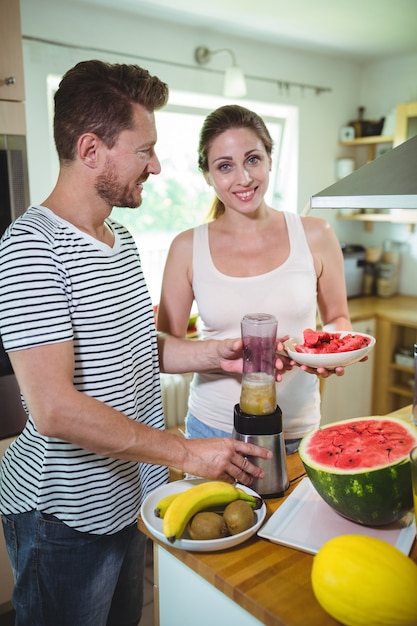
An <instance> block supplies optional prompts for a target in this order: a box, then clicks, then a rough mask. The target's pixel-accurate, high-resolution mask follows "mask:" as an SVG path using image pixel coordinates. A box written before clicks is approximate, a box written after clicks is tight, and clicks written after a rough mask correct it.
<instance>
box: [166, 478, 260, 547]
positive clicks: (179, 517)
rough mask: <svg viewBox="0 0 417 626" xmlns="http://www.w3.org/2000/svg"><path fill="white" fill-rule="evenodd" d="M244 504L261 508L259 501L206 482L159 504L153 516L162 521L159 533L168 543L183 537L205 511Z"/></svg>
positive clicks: (226, 485) (225, 485) (218, 483)
mask: <svg viewBox="0 0 417 626" xmlns="http://www.w3.org/2000/svg"><path fill="white" fill-rule="evenodd" d="M239 499H240V500H246V501H247V502H249V504H250V505H251V506H252V507H253V508H254V509H258V508H260V507H261V506H262V499H261V498H259V497H257V496H253V495H251V494H249V493H246V491H244V490H243V489H240V488H239V487H235V486H234V485H231V484H230V483H226V482H223V481H209V482H204V483H200V484H198V485H194V486H192V487H190V489H187V490H186V491H182V492H180V493H178V494H171V495H169V496H167V497H165V498H163V499H162V500H160V502H158V504H157V505H156V507H155V514H156V515H158V517H162V518H163V522H162V531H163V533H164V535H165V537H166V538H167V539H168V541H170V542H171V543H174V542H175V541H176V539H179V538H180V537H181V535H182V534H183V532H184V530H185V528H186V526H187V524H188V522H189V521H190V519H191V518H192V517H193V515H195V514H196V513H198V512H199V511H202V510H204V509H210V508H213V507H218V506H222V505H224V506H226V505H227V504H229V503H230V502H233V501H234V500H239Z"/></svg>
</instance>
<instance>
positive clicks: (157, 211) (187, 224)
mask: <svg viewBox="0 0 417 626" xmlns="http://www.w3.org/2000/svg"><path fill="white" fill-rule="evenodd" d="M222 104H225V100H224V99H220V98H216V97H213V98H210V97H207V96H201V95H199V94H191V93H179V92H171V93H170V100H169V104H168V105H167V106H166V107H165V108H164V109H163V110H162V111H157V112H156V113H155V118H156V125H157V131H158V142H157V144H156V153H157V156H158V158H159V160H160V162H161V167H162V171H161V174H159V175H158V176H150V177H149V179H148V180H147V182H146V184H145V187H144V192H143V202H142V205H141V207H140V208H139V209H138V210H132V209H121V208H114V209H113V212H112V216H113V217H114V218H115V219H116V220H118V221H120V222H121V223H122V224H124V225H125V226H126V227H127V228H129V230H130V232H131V233H132V234H133V236H134V238H135V240H136V242H137V245H138V248H139V252H140V256H141V260H142V266H143V271H144V273H145V276H146V280H147V284H148V287H149V291H150V294H151V297H152V302H153V303H154V304H157V303H158V302H159V296H160V291H161V280H162V273H163V269H164V265H165V260H166V255H167V253H168V248H169V245H170V243H171V241H172V239H173V238H174V237H175V235H176V234H178V233H179V232H181V231H182V230H185V229H187V228H193V227H194V226H197V225H198V224H200V223H201V222H203V221H204V220H205V218H206V216H207V214H208V211H209V209H210V206H211V204H212V201H213V192H212V190H211V189H210V188H209V187H208V185H207V183H206V182H205V180H204V178H203V176H202V174H201V172H200V171H199V170H198V166H197V146H198V136H199V132H200V128H201V126H202V124H203V121H204V118H205V117H206V115H207V114H208V113H209V112H210V111H212V110H213V109H215V108H217V107H218V106H221V105H222ZM242 104H243V106H247V107H248V108H252V109H253V110H254V111H256V112H257V113H259V114H260V115H262V117H263V119H264V120H265V122H266V124H267V126H268V129H269V131H270V133H271V136H272V138H273V141H274V151H273V155H272V157H273V169H272V172H271V179H270V180H271V182H270V188H269V191H268V196H267V202H268V203H269V204H270V205H271V206H273V207H274V208H276V209H281V208H285V210H289V211H295V210H296V169H297V158H296V146H297V111H296V109H295V107H283V106H278V105H276V106H275V105H267V104H265V103H250V102H247V101H244V102H242Z"/></svg>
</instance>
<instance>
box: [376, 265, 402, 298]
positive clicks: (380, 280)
mask: <svg viewBox="0 0 417 626" xmlns="http://www.w3.org/2000/svg"><path fill="white" fill-rule="evenodd" d="M397 290H398V266H397V265H396V264H394V263H379V264H378V270H377V279H376V292H377V295H378V296H379V297H380V298H390V297H391V296H393V295H395V294H396V293H397Z"/></svg>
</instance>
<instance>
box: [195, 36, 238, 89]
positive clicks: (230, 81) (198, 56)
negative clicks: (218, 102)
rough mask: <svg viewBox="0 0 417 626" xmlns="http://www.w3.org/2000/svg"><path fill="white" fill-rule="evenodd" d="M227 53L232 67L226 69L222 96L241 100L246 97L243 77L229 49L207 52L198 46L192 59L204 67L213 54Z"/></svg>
mask: <svg viewBox="0 0 417 626" xmlns="http://www.w3.org/2000/svg"><path fill="white" fill-rule="evenodd" d="M220 52H227V54H230V56H231V57H232V65H230V66H229V67H227V68H226V70H225V74H224V82H223V95H224V96H225V97H226V98H242V97H243V96H246V81H245V76H244V74H243V72H242V70H241V69H240V67H239V66H238V65H237V63H236V57H235V53H234V52H233V50H230V48H222V49H221V50H209V49H208V48H206V47H205V46H199V47H198V48H196V49H195V51H194V58H195V60H196V62H197V63H198V64H199V65H205V64H206V63H209V62H210V61H211V57H212V56H213V55H214V54H219V53H220Z"/></svg>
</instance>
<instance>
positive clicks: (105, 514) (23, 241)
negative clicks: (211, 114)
mask: <svg viewBox="0 0 417 626" xmlns="http://www.w3.org/2000/svg"><path fill="white" fill-rule="evenodd" d="M167 98H168V89H167V86H166V85H165V84H164V83H162V82H161V81H160V80H159V79H158V78H156V77H152V76H150V75H149V73H148V72H147V71H146V70H143V69H141V68H139V67H137V66H128V65H108V64H104V63H102V62H100V61H86V62H83V63H79V64H77V65H76V66H75V67H74V68H72V69H71V70H69V71H68V72H67V73H66V74H65V76H64V77H63V79H62V81H61V83H60V86H59V89H58V91H57V92H56V95H55V119H54V136H55V143H56V148H57V152H58V156H59V161H60V171H59V176H58V180H57V183H56V186H55V188H54V189H53V191H52V193H51V194H50V195H49V197H48V198H47V199H46V200H45V201H44V202H43V203H42V205H39V206H31V207H29V209H28V211H27V212H26V213H25V215H24V216H22V217H21V218H18V220H16V222H15V223H14V224H13V225H12V226H11V227H10V228H9V229H8V231H7V232H6V233H5V235H4V237H3V239H2V243H1V246H0V262H1V267H2V271H1V278H0V302H1V304H0V330H1V333H2V337H3V342H4V345H5V348H6V350H7V351H8V352H9V356H10V359H11V362H12V366H13V369H14V371H15V374H16V377H17V380H18V382H19V385H20V388H21V391H22V396H23V399H24V404H25V406H26V408H27V412H28V422H27V425H26V427H25V429H24V431H23V433H22V435H21V436H20V437H19V438H18V439H17V440H16V441H15V442H14V443H13V444H12V445H11V446H10V448H9V449H8V451H7V452H6V454H5V456H4V460H3V464H2V477H1V481H2V482H1V512H2V514H3V526H4V531H5V537H6V542H7V547H8V551H9V554H10V558H11V563H12V567H13V572H14V577H15V583H16V584H15V590H14V594H13V603H14V606H15V609H16V614H17V623H18V624H19V626H22V625H29V624H30V625H31V626H34V625H36V626H43V625H45V626H46V625H48V626H49V625H50V626H57V625H58V624H59V625H60V626H65V625H68V626H101V625H103V626H104V625H105V624H109V625H110V624H114V625H116V624H117V626H124V625H126V626H135V625H136V624H137V623H138V622H139V619H140V615H141V606H142V583H143V567H144V553H145V537H144V535H143V534H141V533H140V532H139V531H138V530H137V524H136V518H137V514H138V512H139V508H140V504H141V502H142V501H143V498H144V497H145V496H146V495H147V493H149V492H150V491H151V490H153V489H155V488H156V487H158V486H159V485H161V484H163V483H164V482H166V480H167V471H168V470H167V466H169V465H174V466H175V467H177V468H180V469H182V470H184V471H185V472H189V473H190V474H196V475H200V476H204V477H206V478H209V479H221V480H227V481H235V480H239V481H240V482H242V483H244V484H250V483H251V480H252V478H251V477H252V476H254V477H260V476H262V473H261V472H260V471H259V469H258V468H256V467H255V466H254V465H253V464H251V463H249V461H248V460H247V458H246V456H252V455H258V456H262V457H264V458H268V456H269V454H268V453H267V452H266V451H265V450H263V449H261V448H258V447H257V446H252V445H249V444H243V443H240V442H237V441H234V440H226V439H216V440H195V441H191V440H187V439H184V438H181V437H177V436H175V435H170V434H169V433H166V432H164V431H163V413H162V405H161V396H160V387H159V368H161V369H162V370H164V371H166V372H174V371H177V372H178V371H182V372H186V371H202V370H207V369H217V368H224V369H225V370H229V371H241V359H240V357H241V344H240V341H239V340H237V341H234V340H225V341H222V342H220V341H207V342H195V341H190V342H188V341H186V340H180V339H176V338H174V337H170V336H164V335H160V336H158V337H157V336H156V332H155V328H154V321H153V311H152V305H151V301H150V298H149V295H148V292H147V289H146V285H145V281H144V277H143V275H142V271H141V267H140V259H139V255H138V252H137V250H136V247H135V244H134V241H133V239H132V237H131V235H130V234H129V233H128V231H127V230H126V229H125V228H124V227H122V226H121V225H120V224H117V223H116V222H114V221H113V220H111V219H110V218H109V215H110V213H111V210H112V207H113V206H122V207H131V208H135V207H138V206H139V205H140V204H141V194H142V189H143V185H144V183H145V182H146V180H147V178H148V176H149V175H150V174H158V173H159V172H160V164H159V162H158V159H157V157H156V154H155V143H156V139H157V136H156V129H155V121H154V110H157V109H158V108H161V107H163V106H164V105H165V104H166V101H167Z"/></svg>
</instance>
